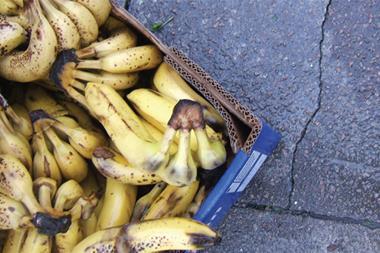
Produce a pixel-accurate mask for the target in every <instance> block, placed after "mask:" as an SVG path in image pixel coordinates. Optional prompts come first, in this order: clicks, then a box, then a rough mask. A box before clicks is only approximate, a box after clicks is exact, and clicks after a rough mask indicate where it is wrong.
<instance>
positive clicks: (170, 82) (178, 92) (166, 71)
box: [153, 62, 224, 126]
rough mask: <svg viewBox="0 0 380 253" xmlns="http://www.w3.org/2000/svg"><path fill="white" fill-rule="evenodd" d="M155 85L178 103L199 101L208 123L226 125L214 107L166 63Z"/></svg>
mask: <svg viewBox="0 0 380 253" xmlns="http://www.w3.org/2000/svg"><path fill="white" fill-rule="evenodd" d="M153 84H154V87H155V88H156V89H157V90H158V91H159V92H160V93H161V94H164V95H166V96H168V97H171V98H172V99H174V100H176V101H179V100H180V99H189V100H194V101H197V102H198V103H200V104H201V105H202V106H203V108H204V116H205V119H206V121H207V122H209V123H211V124H218V125H221V126H223V125H224V120H223V118H222V117H221V116H220V114H219V113H218V112H217V111H216V110H215V109H214V107H213V106H212V105H211V104H210V103H209V102H208V101H207V100H205V99H204V98H203V97H201V96H200V95H198V94H197V93H196V92H195V91H194V90H193V89H192V88H190V86H189V85H188V84H187V83H186V82H185V81H184V80H183V79H182V78H181V76H180V75H179V74H178V73H177V72H176V71H175V70H174V69H173V68H172V67H171V66H170V65H169V64H167V63H165V62H163V63H161V65H160V66H159V67H158V69H157V71H156V73H155V74H154V77H153Z"/></svg>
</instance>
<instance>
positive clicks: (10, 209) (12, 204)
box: [0, 194, 32, 230]
mask: <svg viewBox="0 0 380 253" xmlns="http://www.w3.org/2000/svg"><path fill="white" fill-rule="evenodd" d="M0 210H1V211H0V229H1V230H3V229H22V228H26V227H30V226H32V223H31V219H32V218H31V217H30V214H29V212H28V210H26V208H25V207H24V205H23V204H22V203H21V202H19V201H17V200H14V199H11V198H9V197H7V196H6V195H4V194H0Z"/></svg>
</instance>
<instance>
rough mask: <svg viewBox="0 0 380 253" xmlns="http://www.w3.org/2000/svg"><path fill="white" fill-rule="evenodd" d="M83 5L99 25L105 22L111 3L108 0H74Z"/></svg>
mask: <svg viewBox="0 0 380 253" xmlns="http://www.w3.org/2000/svg"><path fill="white" fill-rule="evenodd" d="M75 1H77V2H78V3H80V4H82V5H83V6H85V7H86V8H87V9H89V10H90V11H91V13H92V14H93V15H94V17H95V19H96V22H97V23H98V25H99V26H101V25H103V24H104V22H106V20H107V18H108V16H109V14H110V12H111V7H112V6H111V3H110V1H109V0H75Z"/></svg>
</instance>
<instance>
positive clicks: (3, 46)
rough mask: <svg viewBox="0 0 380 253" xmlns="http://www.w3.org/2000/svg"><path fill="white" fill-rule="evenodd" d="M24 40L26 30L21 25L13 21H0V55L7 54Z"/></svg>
mask: <svg viewBox="0 0 380 253" xmlns="http://www.w3.org/2000/svg"><path fill="white" fill-rule="evenodd" d="M0 5H2V4H0ZM0 8H1V7H0ZM25 41H26V31H25V30H24V28H22V26H21V25H19V24H18V23H15V22H7V21H4V22H0V56H4V55H7V54H8V53H10V52H11V51H12V50H13V49H15V48H16V47H18V46H19V45H21V44H22V43H24V42H25Z"/></svg>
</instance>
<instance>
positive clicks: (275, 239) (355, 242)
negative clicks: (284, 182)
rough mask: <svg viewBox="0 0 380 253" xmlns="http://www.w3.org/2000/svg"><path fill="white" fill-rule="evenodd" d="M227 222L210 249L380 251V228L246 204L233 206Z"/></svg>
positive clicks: (295, 252) (302, 252)
mask: <svg viewBox="0 0 380 253" xmlns="http://www.w3.org/2000/svg"><path fill="white" fill-rule="evenodd" d="M247 217H249V219H250V220H251V221H252V222H247ZM224 224H225V225H223V226H222V228H221V230H220V232H221V235H222V243H221V244H220V245H219V246H216V247H214V248H212V249H209V250H208V251H207V252H209V253H212V252H215V253H216V252H247V253H248V252H249V253H256V252H257V253H265V252H268V253H273V252H276V253H282V252H284V253H285V252H286V253H289V252H292V253H298V252H299V253H305V252H307V253H314V252H315V253H317V252H318V253H319V252H327V253H329V252H333V253H338V252H342V253H343V252H344V253H346V252H355V253H362V252H363V253H375V252H380V230H379V229H378V230H371V229H368V228H365V227H363V226H360V225H352V224H341V223H335V222H333V221H325V220H319V219H313V218H310V217H302V216H293V215H290V214H275V213H272V212H263V211H257V210H252V209H245V208H233V209H232V211H231V213H230V214H229V216H228V218H227V220H226V222H225V223H224Z"/></svg>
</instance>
